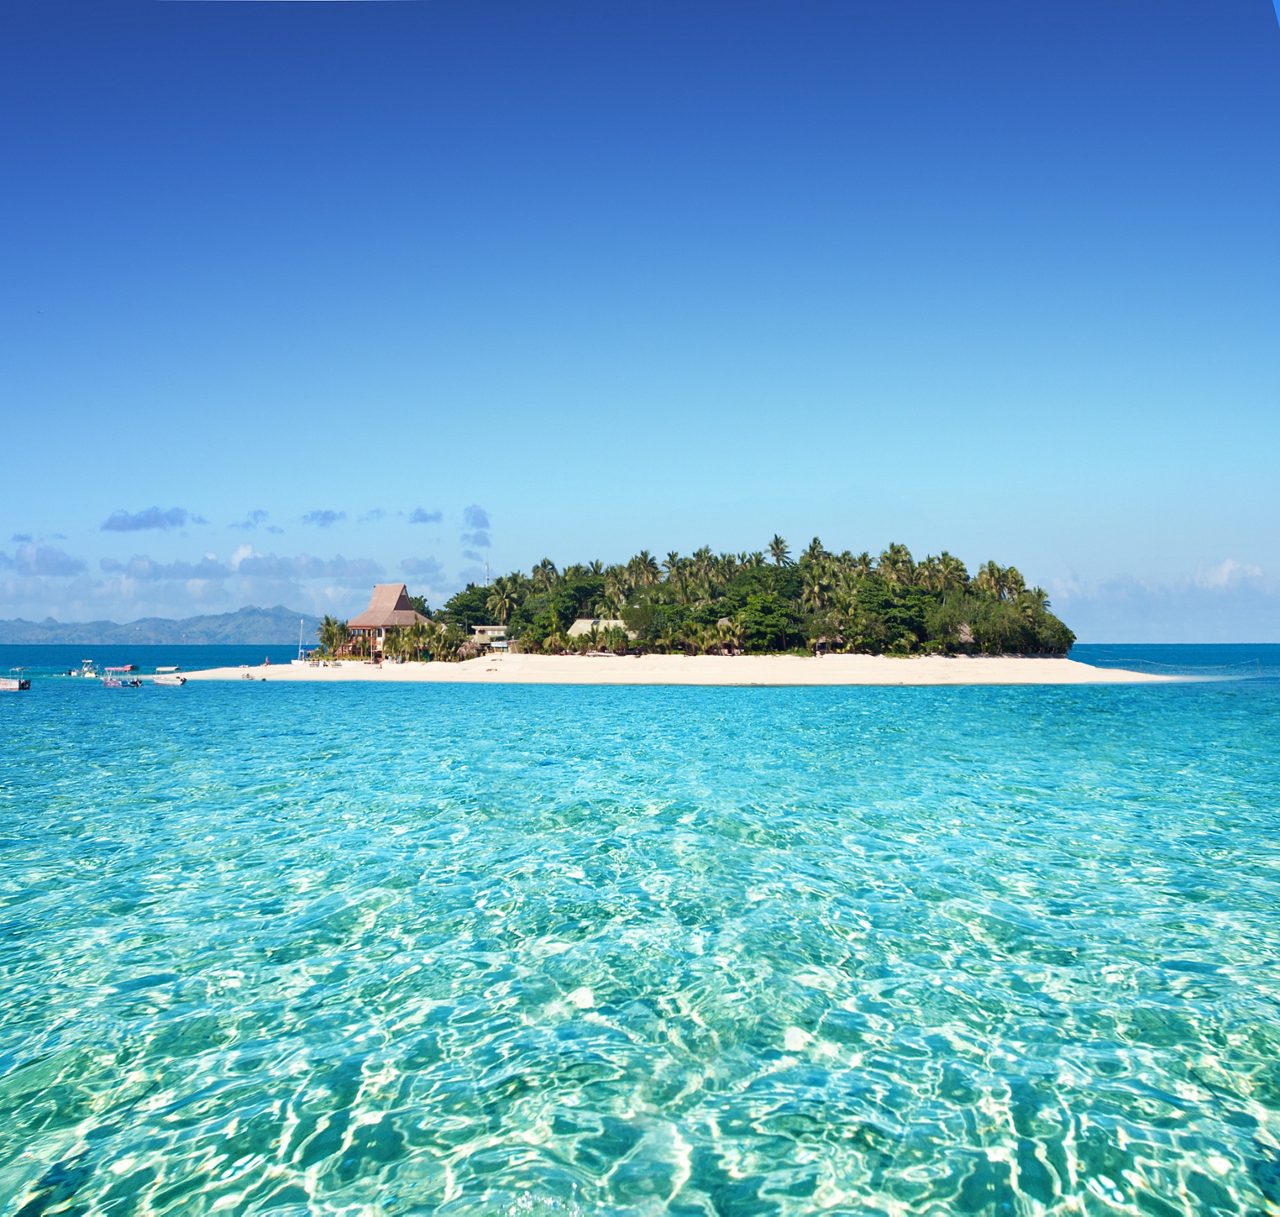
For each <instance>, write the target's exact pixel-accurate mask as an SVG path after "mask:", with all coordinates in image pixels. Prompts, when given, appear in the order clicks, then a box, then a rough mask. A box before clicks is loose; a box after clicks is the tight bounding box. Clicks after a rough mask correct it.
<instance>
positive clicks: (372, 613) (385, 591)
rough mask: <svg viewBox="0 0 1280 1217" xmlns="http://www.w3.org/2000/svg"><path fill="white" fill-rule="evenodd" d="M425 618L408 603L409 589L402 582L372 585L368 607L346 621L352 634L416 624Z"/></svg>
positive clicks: (424, 620)
mask: <svg viewBox="0 0 1280 1217" xmlns="http://www.w3.org/2000/svg"><path fill="white" fill-rule="evenodd" d="M426 620H427V619H426V618H425V617H424V616H423V615H422V614H421V613H419V612H418V611H417V610H416V609H415V608H414V607H413V605H412V604H410V603H409V589H408V588H407V587H405V585H404V584H403V583H378V584H375V585H374V588H373V596H372V597H371V598H370V600H369V607H368V608H367V609H365V611H364V612H363V613H358V614H357V615H356V616H354V617H352V618H351V620H350V621H348V622H347V629H349V630H350V631H351V632H352V633H353V634H356V633H362V634H367V633H370V632H372V631H373V630H387V629H391V628H392V627H393V626H402V625H417V624H418V623H419V622H423V623H425V622H426Z"/></svg>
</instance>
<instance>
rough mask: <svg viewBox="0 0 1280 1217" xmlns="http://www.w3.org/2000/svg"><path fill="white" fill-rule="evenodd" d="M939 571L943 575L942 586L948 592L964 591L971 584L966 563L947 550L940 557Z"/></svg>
mask: <svg viewBox="0 0 1280 1217" xmlns="http://www.w3.org/2000/svg"><path fill="white" fill-rule="evenodd" d="M938 569H939V570H940V571H941V573H942V586H943V587H944V588H945V589H946V590H947V591H962V590H963V589H964V587H965V585H966V584H967V583H968V582H969V572H968V571H967V570H965V567H964V563H963V562H961V561H960V559H959V558H957V557H956V556H955V554H949V553H947V551H946V550H945V549H944V550H943V551H942V553H940V554H939V555H938Z"/></svg>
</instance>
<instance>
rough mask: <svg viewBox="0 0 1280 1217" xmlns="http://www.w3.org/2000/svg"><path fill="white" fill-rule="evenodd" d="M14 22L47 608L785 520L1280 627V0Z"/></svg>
mask: <svg viewBox="0 0 1280 1217" xmlns="http://www.w3.org/2000/svg"><path fill="white" fill-rule="evenodd" d="M4 20H5V36H4V38H3V39H0V98H2V104H3V113H4V114H5V116H6V121H5V122H4V123H3V124H0V155H3V163H4V164H5V165H6V167H7V170H8V172H7V174H6V176H7V178H8V182H9V184H8V186H7V187H6V189H5V190H4V191H3V192H0V220H3V224H4V231H5V233H6V240H5V241H4V242H3V245H2V247H0V333H2V334H3V338H0V344H2V345H3V354H2V357H0V397H2V398H3V401H4V403H5V406H4V420H5V421H4V440H3V451H4V453H5V460H4V491H3V497H2V498H0V502H2V503H3V511H2V512H0V530H2V531H0V616H18V615H22V616H27V617H42V616H44V615H45V614H52V615H55V616H58V617H61V618H63V619H87V618H95V617H114V618H116V619H124V618H129V617H133V616H139V615H143V614H152V613H158V614H164V615H187V614H189V613H192V612H206V611H220V610H222V609H227V608H235V607H238V606H239V605H241V604H245V603H258V604H273V603H278V602H283V603H285V604H287V605H288V606H290V607H293V608H297V609H306V610H309V611H332V612H337V613H340V614H349V613H352V612H355V611H358V609H360V608H361V607H363V605H364V603H365V601H366V599H367V594H368V589H369V585H370V584H372V583H373V582H374V581H375V580H381V579H400V578H403V579H405V580H406V581H407V582H408V583H409V585H410V587H411V590H420V591H423V592H425V593H426V594H427V595H428V596H429V598H430V599H431V600H432V602H433V603H439V602H441V601H442V600H443V599H444V598H445V597H446V596H447V595H448V594H449V592H450V591H452V590H453V589H455V588H456V587H457V586H459V585H460V583H461V582H462V581H464V580H466V579H468V578H474V577H476V575H477V573H481V574H482V572H483V570H484V564H485V562H486V561H487V562H488V563H489V564H490V566H491V568H492V569H493V570H494V571H495V572H496V571H502V570H507V569H512V568H524V569H528V567H529V566H530V565H531V564H532V563H534V562H536V561H537V560H538V559H540V558H542V557H543V556H550V557H551V558H553V559H554V560H555V561H556V562H557V563H560V564H563V563H565V562H567V561H574V560H587V559H591V558H600V559H603V560H605V561H612V560H622V559H625V558H626V557H627V556H629V555H630V554H631V553H633V552H635V551H636V550H638V549H640V548H645V547H647V548H649V549H652V550H654V551H661V552H665V551H666V550H668V549H672V548H674V549H678V550H681V551H682V552H688V551H689V550H692V549H694V548H696V547H697V546H699V545H702V544H709V545H711V546H712V547H713V548H715V549H717V550H719V549H729V550H734V551H738V550H743V549H757V548H763V547H764V545H765V543H766V542H767V540H768V539H769V537H770V536H772V535H773V533H775V532H780V533H782V534H783V535H784V536H785V537H787V538H788V539H789V540H791V541H792V543H793V545H794V546H796V547H797V548H798V547H801V546H803V545H804V544H805V543H807V542H808V540H809V539H810V538H811V537H812V536H813V535H815V534H817V535H819V536H821V537H822V539H823V541H824V542H825V543H826V544H827V545H828V546H830V547H832V548H837V549H842V548H851V549H853V550H855V551H857V550H862V549H869V550H871V551H873V552H876V551H878V550H880V549H882V548H883V547H884V546H885V545H886V544H887V543H888V542H889V541H891V540H896V541H902V542H905V543H906V544H908V545H909V546H910V547H911V548H912V550H913V551H915V552H916V553H917V554H918V555H922V554H924V553H927V552H937V551H938V550H940V549H943V548H946V549H950V550H951V551H952V552H954V553H957V554H959V555H960V556H961V557H963V558H964V559H965V560H966V561H967V562H969V564H970V565H971V566H974V565H976V564H977V563H979V562H981V561H984V560H985V559H987V558H989V557H994V558H996V559H997V560H999V561H1001V562H1005V563H1013V564H1016V565H1017V566H1018V567H1019V568H1020V569H1021V570H1022V571H1023V572H1024V574H1025V575H1026V576H1027V577H1028V579H1029V580H1031V581H1033V582H1036V583H1040V584H1042V585H1044V586H1045V587H1047V588H1048V589H1049V591H1050V593H1051V595H1052V598H1053V602H1054V605H1055V607H1056V608H1057V609H1058V610H1059V611H1060V612H1061V613H1062V615H1063V616H1064V618H1065V619H1066V620H1067V621H1068V623H1069V624H1072V625H1073V626H1074V627H1075V628H1076V630H1077V633H1079V635H1080V636H1081V638H1082V639H1086V640H1092V641H1108V640H1123V641H1141V640H1144V639H1152V640H1196V639H1201V638H1203V639H1215V640H1217V639H1224V640H1231V639H1237V640H1252V641H1263V640H1280V611H1278V610H1280V511H1278V510H1277V508H1278V507H1280V489H1278V488H1277V487H1278V486H1280V477H1277V475H1276V463H1277V456H1278V455H1280V342H1277V341H1276V334H1277V330H1278V328H1280V327H1278V322H1280V225H1278V224H1277V221H1276V200H1277V198H1280V25H1278V23H1277V17H1276V13H1275V10H1274V8H1273V7H1272V5H1271V4H1270V3H1267V0H1256V2H1253V3H1250V2H1246V0H1241V2H1240V3H1236V4H1231V5H1206V4H1204V3H1202V2H1201V0H1195V2H1186V3H1183V2H1179V0H1151V2H1149V3H1128V2H1126V0H1096V2H1089V0H1083V2H1082V0H1071V2H1070V3H1049V2H1047V0H1046V2H1044V3H1037V4H1023V3H1015V2H1013V0H1009V2H1007V3H998V4H997V3H980V2H979V3H967V4H964V5H958V4H954V3H932V4H929V3H911V2H905V3H900V4H899V3H895V4H892V5H887V4H870V3H851V2H849V0H843V2H838V3H829V4H827V3H807V4H799V5H797V4H782V3H751V2H748V3H734V4H727V3H726V4H712V3H704V4H699V3H693V4H688V3H681V4H674V3H673V4H646V5H632V6H623V5H613V4H598V3H581V4H550V3H549V4H536V5H531V4H527V3H490V4H485V5H474V4H446V3H432V4H420V3H412V2H411V3H399V4H376V3H373V4H314V5H313V4H253V3H235V4H210V3H191V4H160V5H157V4H149V3H148V4H143V3H91V4H90V3H85V4H68V3H61V2H59V0H52V2H45V0H41V2H40V3H16V4H12V5H10V6H8V7H7V8H6V10H5V19H4Z"/></svg>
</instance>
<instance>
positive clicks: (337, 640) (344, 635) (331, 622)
mask: <svg viewBox="0 0 1280 1217" xmlns="http://www.w3.org/2000/svg"><path fill="white" fill-rule="evenodd" d="M350 638H351V631H350V630H348V629H347V623H346V622H345V621H339V620H338V618H337V617H330V616H329V615H328V614H327V613H326V614H325V616H324V617H323V619H322V620H321V622H320V645H321V646H322V647H323V648H324V649H325V652H326V653H327V654H329V655H336V654H337V653H338V652H339V651H340V650H341V649H342V648H343V647H344V646H346V644H347V642H348V641H349V640H350Z"/></svg>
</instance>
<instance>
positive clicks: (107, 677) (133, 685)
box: [102, 663, 142, 689]
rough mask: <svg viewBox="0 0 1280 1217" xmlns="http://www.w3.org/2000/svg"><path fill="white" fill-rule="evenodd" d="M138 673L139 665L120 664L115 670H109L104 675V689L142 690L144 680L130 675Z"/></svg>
mask: <svg viewBox="0 0 1280 1217" xmlns="http://www.w3.org/2000/svg"><path fill="white" fill-rule="evenodd" d="M136 671H137V665H135V664H131V663H125V664H120V665H119V666H117V667H114V668H107V669H105V670H104V671H103V673H102V687H103V688H104V689H140V688H142V680H141V679H140V678H139V677H137V676H132V675H130V673H132V672H136Z"/></svg>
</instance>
